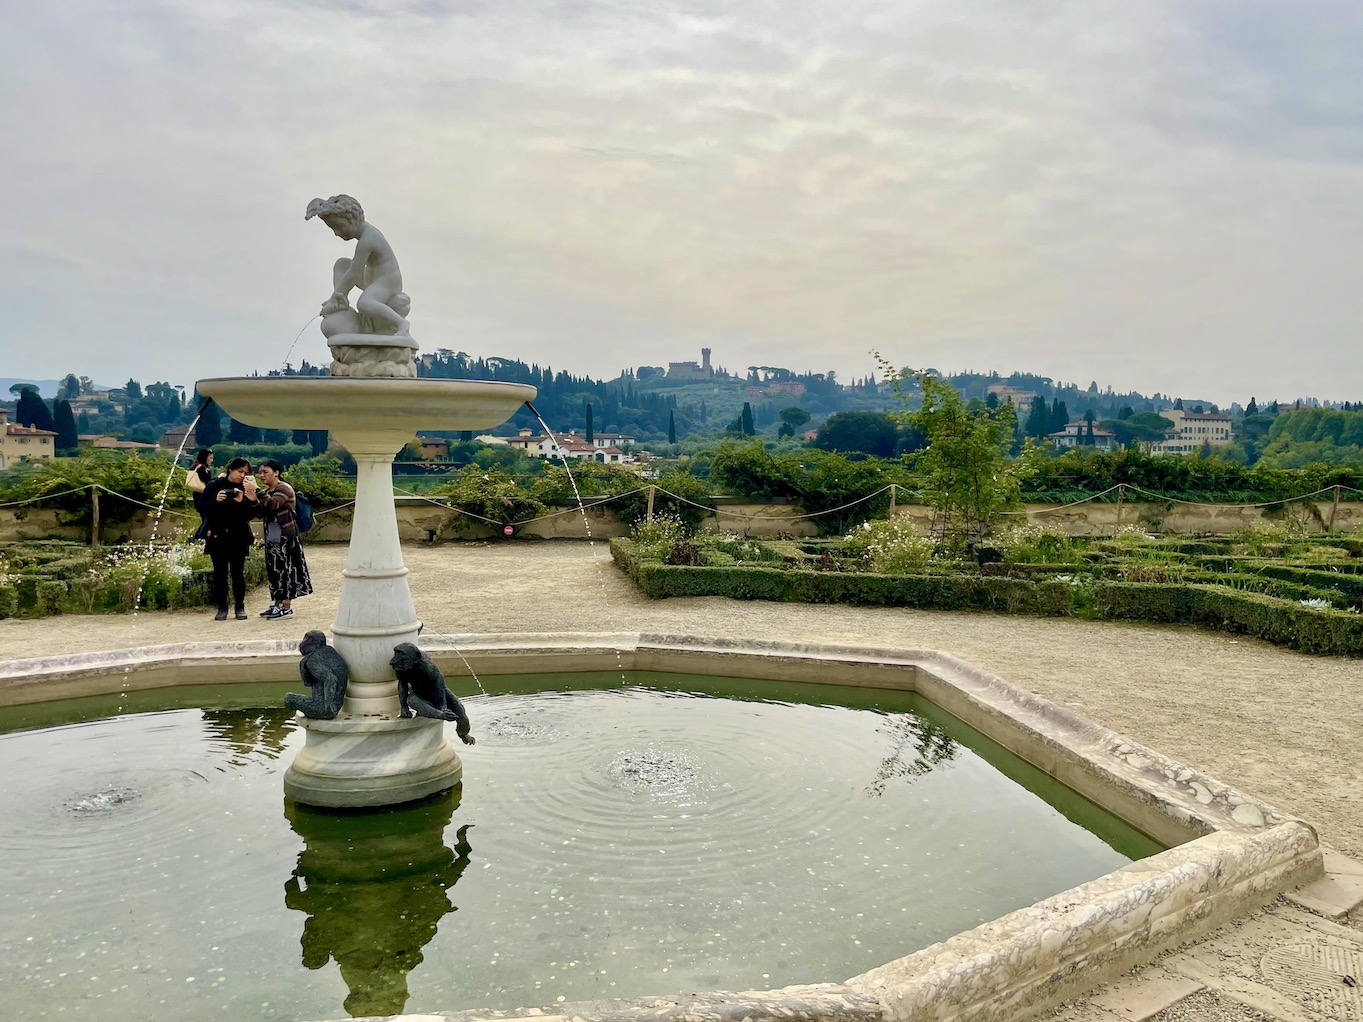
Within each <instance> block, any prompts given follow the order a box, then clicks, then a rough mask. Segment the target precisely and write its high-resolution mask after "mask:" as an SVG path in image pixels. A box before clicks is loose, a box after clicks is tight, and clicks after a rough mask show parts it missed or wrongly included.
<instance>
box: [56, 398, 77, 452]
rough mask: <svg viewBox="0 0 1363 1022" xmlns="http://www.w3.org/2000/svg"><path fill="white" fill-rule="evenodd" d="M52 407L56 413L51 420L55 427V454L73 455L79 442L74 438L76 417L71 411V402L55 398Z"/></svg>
mask: <svg viewBox="0 0 1363 1022" xmlns="http://www.w3.org/2000/svg"><path fill="white" fill-rule="evenodd" d="M52 407H53V409H54V410H55V412H56V414H55V415H53V416H52V418H53V419H54V420H55V422H56V426H57V453H58V454H74V453H75V452H76V448H77V447H79V446H80V441H79V440H78V439H77V438H76V416H75V415H74V414H73V413H72V411H71V402H70V401H64V400H62V399H61V398H57V400H56V401H54V402H52Z"/></svg>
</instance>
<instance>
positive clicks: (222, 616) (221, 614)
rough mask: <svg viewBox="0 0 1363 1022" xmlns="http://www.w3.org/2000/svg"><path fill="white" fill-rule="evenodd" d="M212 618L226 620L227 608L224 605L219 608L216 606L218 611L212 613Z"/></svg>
mask: <svg viewBox="0 0 1363 1022" xmlns="http://www.w3.org/2000/svg"><path fill="white" fill-rule="evenodd" d="M213 620H214V621H226V620H227V608H226V607H219V608H218V612H217V613H216V614H214V615H213Z"/></svg>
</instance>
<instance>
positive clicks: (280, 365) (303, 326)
mask: <svg viewBox="0 0 1363 1022" xmlns="http://www.w3.org/2000/svg"><path fill="white" fill-rule="evenodd" d="M321 315H322V314H321V313H320V312H319V313H318V314H317V315H316V316H312V317H310V318H309V319H308V321H307V322H306V323H304V324H303V325H302V327H300V328H299V331H298V333H297V334H295V335H294V339H293V343H292V344H290V345H289V350H288V351H286V352H284V361H283V362H281V363H280V364H279V368H280V369H283V368H284V367H285V366H287V365H288V364H289V356H290V355H292V354H293V349H294V348H296V347H298V338H300V337H302V336H303V331H304V330H306V329H307V328H308V327H310V326H312V321H313V320H314V319H320V318H321Z"/></svg>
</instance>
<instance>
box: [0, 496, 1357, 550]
mask: <svg viewBox="0 0 1363 1022" xmlns="http://www.w3.org/2000/svg"><path fill="white" fill-rule="evenodd" d="M394 503H395V504H396V507H397V517H398V534H399V536H400V537H401V539H402V540H403V541H404V542H419V541H426V542H442V541H446V540H480V539H491V538H493V537H497V536H501V535H502V529H501V527H500V526H494V525H490V524H487V523H483V522H477V521H474V520H472V519H469V518H466V517H464V516H462V515H460V514H458V513H457V512H455V511H452V510H450V509H449V508H446V507H442V506H441V505H439V504H434V503H432V502H430V501H428V500H424V499H422V498H419V497H396V498H394ZM715 503H716V511H715V514H714V515H713V516H711V517H710V518H708V519H707V520H706V522H705V525H704V527H705V528H706V529H710V530H715V531H722V532H733V533H738V534H739V535H741V536H751V537H754V538H759V539H760V538H774V537H786V536H789V537H795V538H799V537H804V536H814V535H816V534H817V532H818V529H817V527H816V526H815V524H814V519H811V518H808V517H805V516H804V514H803V512H801V510H800V509H799V508H797V507H795V506H793V505H790V504H754V503H749V502H745V501H741V500H735V499H734V498H731V497H717V498H715ZM895 514H896V515H897V516H899V517H903V518H907V519H908V520H910V521H912V522H913V523H914V524H915V525H917V526H920V527H921V528H922V530H923V531H924V532H926V531H927V528H928V524H929V523H930V522H931V520H932V510H931V509H930V508H928V507H926V506H925V505H922V504H904V503H901V504H898V505H897V507H896V508H895ZM1285 515H1293V516H1297V517H1299V518H1300V519H1301V521H1302V524H1303V525H1304V526H1305V530H1306V531H1307V532H1326V531H1329V530H1330V529H1331V527H1332V526H1333V530H1334V531H1336V532H1353V531H1357V530H1359V529H1363V502H1360V501H1340V502H1339V503H1338V504H1335V503H1333V502H1332V501H1328V500H1327V501H1319V502H1311V501H1303V502H1298V503H1294V504H1288V505H1283V504H1275V505H1273V506H1271V507H1256V506H1254V505H1246V504H1225V505H1209V504H1181V503H1177V502H1172V501H1170V502H1167V503H1153V502H1141V503H1135V502H1130V501H1128V502H1126V503H1124V504H1120V505H1119V504H1106V503H1097V502H1090V503H1087V504H1075V505H1071V506H1069V507H1061V508H1053V507H1050V506H1047V505H1040V504H1033V505H1027V506H1026V507H1025V508H1024V509H1023V510H1020V511H1018V512H1016V513H1014V514H1010V515H1008V516H1006V517H1005V519H1004V521H1005V522H1007V521H1018V522H1021V521H1023V520H1024V519H1025V520H1026V521H1028V522H1031V523H1035V524H1038V525H1045V526H1048V527H1051V528H1055V529H1059V530H1060V531H1062V532H1064V533H1066V534H1067V535H1071V536H1106V535H1112V534H1113V533H1114V532H1116V531H1117V530H1118V528H1120V527H1123V526H1138V527H1140V528H1143V529H1146V530H1147V531H1149V532H1162V533H1171V534H1179V535H1229V534H1231V533H1235V532H1239V531H1241V530H1243V529H1246V528H1249V527H1250V526H1251V525H1252V524H1253V523H1254V522H1256V521H1268V522H1279V521H1282V520H1283V518H1284V516H1285ZM59 516H61V517H65V516H64V515H61V513H60V512H58V511H55V510H51V509H46V508H32V507H29V508H19V509H15V508H3V509H0V543H12V542H16V541H19V540H26V539H57V538H60V539H71V540H76V541H88V540H89V527H88V526H86V525H84V524H77V525H64V524H62V523H61V521H60V520H59ZM155 517H156V516H155V513H154V512H151V511H139V512H138V513H137V514H136V515H134V516H133V517H132V518H130V519H127V520H126V521H121V522H116V523H112V524H105V525H104V526H103V527H102V528H101V529H100V541H101V542H102V543H105V544H116V543H122V542H128V541H140V542H146V541H147V540H148V539H150V538H151V535H152V529H153V525H154V521H155ZM350 522H351V510H350V508H340V509H337V510H335V511H327V512H324V513H322V514H321V515H320V516H319V517H318V519H317V525H316V526H315V527H314V529H313V531H312V532H311V533H309V537H308V538H309V540H310V541H312V542H323V543H344V542H347V541H348V540H349V539H350ZM197 524H198V517H197V516H196V515H193V514H192V513H191V514H188V515H186V514H185V512H184V511H183V509H173V510H172V509H168V510H167V511H166V512H165V513H164V515H163V516H162V518H161V522H160V525H159V527H158V528H157V535H159V536H161V537H163V538H165V537H173V536H177V535H180V534H181V533H183V532H187V531H191V530H192V529H193V528H194V527H195V526H197ZM514 529H515V532H514V535H515V536H518V537H521V538H537V539H587V538H592V539H610V538H612V537H615V536H624V535H626V534H627V533H628V532H629V529H628V527H627V525H626V524H625V523H623V522H621V521H620V519H619V518H618V517H617V516H616V515H615V514H614V513H613V512H612V511H611V510H610V506H609V505H608V504H602V505H598V506H596V507H589V508H588V509H587V510H586V512H585V521H584V512H582V511H581V510H579V509H577V508H564V509H560V510H559V511H558V512H555V513H551V514H550V515H548V516H546V517H543V518H540V519H539V520H538V521H534V522H529V523H525V524H522V525H517V526H514Z"/></svg>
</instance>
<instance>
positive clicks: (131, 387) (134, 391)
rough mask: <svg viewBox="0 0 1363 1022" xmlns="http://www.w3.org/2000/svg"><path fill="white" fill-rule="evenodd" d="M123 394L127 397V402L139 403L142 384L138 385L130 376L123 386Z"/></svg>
mask: <svg viewBox="0 0 1363 1022" xmlns="http://www.w3.org/2000/svg"><path fill="white" fill-rule="evenodd" d="M123 393H125V394H127V395H128V400H129V401H141V400H142V384H140V383H138V382H137V381H136V380H134V379H133V378H132V377H131V376H130V377H128V382H127V383H125V384H123Z"/></svg>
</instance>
